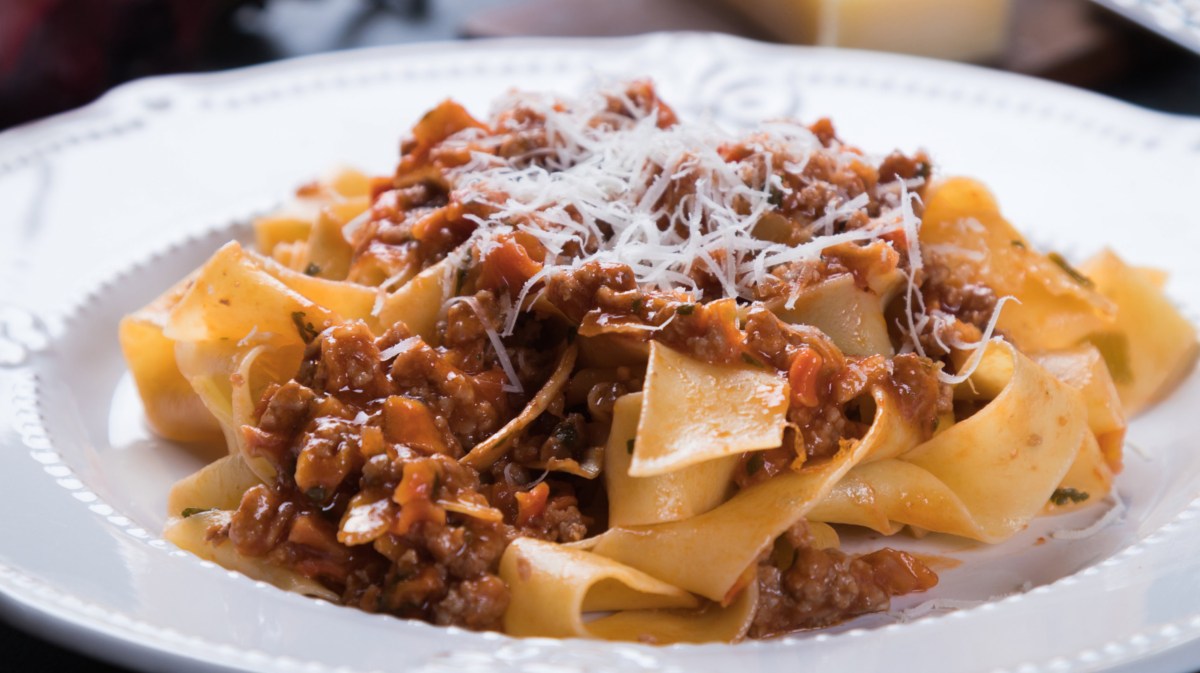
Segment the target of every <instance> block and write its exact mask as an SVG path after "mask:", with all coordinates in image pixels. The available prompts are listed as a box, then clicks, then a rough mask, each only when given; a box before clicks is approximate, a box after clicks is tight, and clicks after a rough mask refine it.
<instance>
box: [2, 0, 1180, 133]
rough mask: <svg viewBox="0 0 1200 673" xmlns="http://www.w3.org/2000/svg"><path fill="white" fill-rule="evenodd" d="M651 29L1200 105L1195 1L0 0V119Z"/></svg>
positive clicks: (1167, 106)
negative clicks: (478, 40)
mask: <svg viewBox="0 0 1200 673" xmlns="http://www.w3.org/2000/svg"><path fill="white" fill-rule="evenodd" d="M654 30H714V31H722V32H727V33H733V34H737V35H742V36H745V37H751V38H756V39H762V40H772V41H780V42H794V43H800V44H822V45H834V46H848V47H855V48H864V49H878V50H884V51H898V52H906V53H915V54H921V55H926V56H932V57H936V58H948V59H955V60H962V61H969V62H975V63H980V64H984V65H988V66H990V67H995V68H1001V69H1005V70H1010V71H1014V72H1020V73H1025V74H1029V75H1034V76H1037V77H1043V78H1047V79H1051V80H1056V81H1060V82H1066V83H1069V84H1074V85H1076V86H1081V87H1085V88H1088V89H1092V90H1095V91H1099V92H1102V93H1106V94H1109V95H1111V96H1114V97H1117V98H1122V99H1125V100H1128V101H1131V102H1134V103H1137V104H1140V105H1144V106H1147V107H1152V108H1156V109H1160V110H1165V111H1170V112H1180V113H1190V114H1200V55H1197V52H1200V2H1197V1H1196V0H1176V1H1171V0H1100V1H1097V0H908V1H905V2H895V1H894V0H833V1H829V0H0V129H4V128H8V127H11V126H14V125H17V124H21V123H23V122H26V121H29V120H32V119H37V118H39V117H44V116H46V115H49V114H53V113H55V112H59V111H62V110H66V109H70V108H73V107H77V106H79V105H82V104H84V103H87V102H88V101H90V100H92V99H94V98H96V97H97V96H99V95H100V94H102V93H103V92H104V91H106V90H107V89H109V88H111V87H113V86H115V85H117V84H119V83H121V82H123V81H126V80H129V79H134V78H137V77H142V76H146V75H154V74H163V73H173V72H198V71H206V70H217V69H225V68H231V67H237V66H243V65H251V64H255V63H262V62H266V61H272V60H276V59H281V58H288V57H292V56H300V55H304V54H312V53H318V52H324V51H333V50H340V49H351V48H355V47H362V46H375V45H386V44H396V43H403V42H414V41H422V40H448V39H458V38H475V37H495V36H522V35H557V36H599V35H627V34H635V33H642V32H647V31H654Z"/></svg>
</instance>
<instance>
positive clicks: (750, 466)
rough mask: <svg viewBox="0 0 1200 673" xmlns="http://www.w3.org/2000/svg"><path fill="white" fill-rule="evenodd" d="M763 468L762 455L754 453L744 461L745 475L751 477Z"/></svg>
mask: <svg viewBox="0 0 1200 673" xmlns="http://www.w3.org/2000/svg"><path fill="white" fill-rule="evenodd" d="M762 468H763V455H762V454H761V453H756V454H754V455H752V456H750V458H748V459H747V460H746V474H747V475H753V474H754V473H756V472H758V471H759V470H761V469H762Z"/></svg>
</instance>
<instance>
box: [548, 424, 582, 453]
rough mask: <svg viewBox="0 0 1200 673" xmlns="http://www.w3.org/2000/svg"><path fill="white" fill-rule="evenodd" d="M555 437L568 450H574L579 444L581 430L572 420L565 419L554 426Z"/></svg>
mask: <svg viewBox="0 0 1200 673" xmlns="http://www.w3.org/2000/svg"><path fill="white" fill-rule="evenodd" d="M553 434H554V438H555V439H557V440H558V443H559V444H562V445H563V447H565V448H566V449H568V450H573V449H575V448H576V447H577V446H578V445H579V440H580V437H579V430H578V429H576V427H575V424H574V423H572V422H571V421H563V422H562V423H559V424H558V425H557V426H555V427H554V433H553Z"/></svg>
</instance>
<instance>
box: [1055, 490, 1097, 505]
mask: <svg viewBox="0 0 1200 673" xmlns="http://www.w3.org/2000/svg"><path fill="white" fill-rule="evenodd" d="M1089 497H1090V496H1089V495H1088V493H1087V491H1080V490H1077V489H1074V488H1056V489H1054V493H1052V494H1050V502H1052V503H1054V504H1055V505H1058V506H1060V507H1061V506H1062V505H1065V504H1067V503H1069V502H1070V503H1076V502H1083V501H1084V500H1087V499H1088V498H1089Z"/></svg>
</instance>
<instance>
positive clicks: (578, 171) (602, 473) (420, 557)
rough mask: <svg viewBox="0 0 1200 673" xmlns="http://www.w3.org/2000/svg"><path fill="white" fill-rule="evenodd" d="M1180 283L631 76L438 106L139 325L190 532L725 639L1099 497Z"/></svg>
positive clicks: (823, 607) (508, 607) (315, 189)
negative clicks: (740, 121)
mask: <svg viewBox="0 0 1200 673" xmlns="http://www.w3.org/2000/svg"><path fill="white" fill-rule="evenodd" d="M1164 283H1165V277H1164V275H1163V274H1162V273H1160V272H1158V271H1156V270H1153V269H1149V268H1143V267H1136V266H1130V265H1128V264H1126V262H1124V261H1122V260H1121V259H1120V258H1119V257H1118V256H1117V255H1115V254H1114V253H1112V252H1109V251H1104V252H1101V253H1099V254H1098V255H1096V256H1095V257H1093V258H1091V259H1090V260H1088V261H1086V262H1084V263H1082V264H1081V265H1079V266H1078V267H1075V266H1072V265H1071V264H1070V263H1068V262H1067V261H1066V260H1065V259H1064V258H1063V257H1061V256H1059V255H1057V254H1054V253H1050V254H1043V253H1042V252H1039V251H1038V250H1036V249H1035V248H1034V246H1033V245H1032V244H1031V243H1030V242H1029V241H1028V240H1027V239H1026V238H1025V237H1024V236H1022V235H1021V234H1020V233H1019V232H1018V231H1017V230H1016V229H1015V228H1014V227H1013V226H1012V225H1011V224H1009V222H1008V221H1007V220H1005V218H1004V217H1003V216H1002V214H1001V210H1000V207H999V205H998V204H997V202H996V201H995V199H994V198H993V197H992V195H991V194H990V193H989V192H988V190H987V189H986V188H985V187H984V186H982V185H981V184H980V183H978V182H976V181H973V180H970V179H966V178H953V177H943V176H941V175H940V174H939V173H938V172H937V171H935V170H934V167H933V164H932V162H931V160H930V158H929V156H927V155H926V154H924V153H922V152H917V153H913V154H905V153H902V152H898V151H897V152H893V153H891V154H888V155H886V156H882V157H879V156H872V155H869V154H866V153H864V152H863V151H861V150H859V149H857V148H856V147H854V146H853V145H850V144H847V143H845V142H843V141H842V140H841V138H840V137H839V136H838V134H837V133H836V132H835V129H834V127H833V125H832V124H831V123H830V122H829V120H825V119H823V120H820V121H817V122H816V123H814V124H812V125H804V124H801V123H798V122H795V121H790V120H774V121H764V122H763V123H761V124H760V125H758V126H757V127H755V128H753V129H749V130H745V131H741V132H737V133H733V132H729V131H726V130H722V129H720V128H718V127H716V126H713V125H710V124H704V123H685V122H682V121H680V120H679V119H678V118H677V115H676V114H675V112H674V111H673V110H672V109H671V108H670V107H669V106H668V105H667V104H666V103H664V102H663V101H662V100H660V99H659V97H658V95H657V93H656V92H655V90H654V88H653V86H652V85H651V84H650V83H649V82H645V81H634V82H630V83H626V84H623V85H621V86H619V87H617V88H613V89H601V90H597V91H595V92H592V93H590V94H587V95H585V96H583V97H581V98H579V99H577V100H569V99H565V98H558V97H553V96H548V95H538V94H530V93H518V92H514V93H511V94H509V95H507V96H505V97H503V98H502V99H501V100H499V101H497V102H496V103H495V105H494V108H493V110H492V112H491V113H490V114H489V115H488V116H487V117H485V118H477V117H475V116H472V115H471V114H470V113H469V112H468V111H467V110H465V109H464V108H463V107H461V106H460V105H458V104H456V103H454V102H452V101H445V102H443V103H441V104H439V105H438V106H436V107H435V108H433V109H432V110H430V111H429V112H428V113H427V114H425V116H424V117H422V118H421V119H420V121H418V122H417V124H416V125H415V126H414V127H413V129H412V132H411V134H410V135H409V136H408V137H407V138H406V139H405V140H404V141H403V142H402V143H401V146H400V159H399V164H398V166H397V168H396V170H395V172H394V174H392V175H388V176H384V177H370V176H367V175H364V174H362V173H359V172H356V171H353V170H343V171H341V172H338V173H336V174H334V175H332V176H331V177H329V178H328V179H325V180H322V181H318V182H314V183H312V184H309V185H305V186H303V187H301V188H300V189H299V190H298V191H297V194H296V198H295V200H294V201H293V202H291V203H289V204H288V205H287V206H285V207H284V208H282V209H281V210H279V211H278V212H275V213H272V214H270V215H267V216H264V217H261V218H259V219H258V220H257V221H256V222H255V223H254V245H253V246H248V245H247V246H244V245H242V244H241V243H238V242H236V241H234V242H230V243H228V244H226V245H225V246H224V247H222V248H220V249H219V250H217V251H216V252H215V253H214V254H213V255H212V257H211V258H210V259H209V260H208V261H207V262H206V263H205V264H204V265H203V266H202V267H200V268H199V269H197V270H195V271H193V272H192V273H191V274H190V275H188V276H187V277H186V278H184V279H183V280H181V281H180V282H179V283H178V284H177V285H175V286H174V287H172V288H169V289H167V290H166V291H165V292H164V293H163V294H162V295H161V296H160V297H159V298H158V299H156V300H155V301H154V302H152V303H151V304H149V305H148V306H146V307H144V308H142V309H140V310H138V311H136V312H134V313H132V314H130V315H129V316H127V317H126V318H125V319H124V321H123V322H122V324H121V329H120V338H121V344H122V348H123V350H124V353H125V356H126V359H127V361H128V363H129V367H130V369H131V371H132V374H133V377H134V379H135V381H136V383H137V386H138V390H139V393H140V395H141V398H142V401H143V403H144V406H145V410H146V415H147V419H148V422H149V423H150V425H151V426H152V427H153V428H154V429H155V431H156V432H158V433H159V434H160V435H161V436H163V437H165V438H168V439H170V440H175V441H180V442H187V443H194V444H216V445H219V446H221V447H223V448H222V450H221V454H222V455H223V457H221V458H220V459H218V460H215V461H214V462H211V463H210V464H208V465H207V466H206V467H204V468H203V469H201V470H200V471H198V472H196V473H195V474H193V475H191V476H189V477H187V478H186V479H183V480H182V481H180V482H179V483H178V484H176V485H175V486H174V488H173V489H172V490H171V493H170V496H169V507H170V515H171V519H170V522H169V524H168V528H167V531H166V536H167V538H168V539H169V540H171V541H172V542H174V543H175V544H176V545H178V546H179V547H181V548H183V549H185V550H189V551H191V552H193V553H195V554H196V555H198V556H200V557H202V558H204V559H209V560H212V561H215V562H216V563H219V564H220V565H222V566H224V567H226V568H229V569H233V570H237V571H239V572H241V573H244V574H246V575H248V576H250V577H252V578H255V579H258V580H263V581H266V582H269V583H271V584H274V585H276V586H279V587H281V588H284V589H287V590H291V591H296V592H300V593H303V594H306V595H310V596H314V597H319V598H323V599H326V600H328V601H331V602H335V603H339V604H343V605H349V606H354V607H358V608H361V609H363V610H366V611H370V612H381V613H389V614H392V615H396V616H399V617H403V618H412V619H420V620H424V621H427V622H430V623H434V624H440V625H456V626H461V627H465V628H468V629H475V630H497V631H502V632H504V633H507V634H510V635H513V636H550V637H588V638H604V639H614V640H634V641H641V642H649V643H672V642H680V641H688V642H707V641H726V642H733V641H738V640H740V639H743V638H765V637H771V636H775V635H779V634H784V633H789V632H792V631H796V630H799V629H811V628H819V627H824V626H829V625H832V624H836V623H839V622H842V621H845V620H847V619H850V618H853V617H855V616H857V615H861V614H865V613H870V612H876V611H880V610H886V609H887V608H888V606H889V602H890V600H891V598H892V597H894V596H900V595H904V594H909V593H913V592H920V591H924V590H926V589H929V588H930V587H932V586H934V585H935V584H936V583H937V574H936V573H935V572H934V569H932V568H931V567H929V564H928V563H927V559H926V560H923V558H922V557H920V556H918V555H915V554H910V553H907V552H905V551H903V550H902V549H901V548H902V547H903V546H904V542H903V540H904V539H905V537H904V536H900V535H897V534H899V533H901V532H907V533H909V534H912V535H918V536H919V535H924V534H926V533H931V532H933V533H942V534H947V535H953V536H959V537H962V538H967V539H970V540H975V541H978V542H981V543H1000V542H1003V541H1004V540H1006V539H1008V538H1009V537H1011V536H1012V535H1014V534H1015V533H1017V532H1019V531H1020V530H1022V529H1023V528H1025V527H1026V526H1027V525H1028V524H1029V522H1030V521H1031V520H1032V519H1033V518H1034V517H1036V516H1040V515H1050V514H1055V513H1058V512H1063V511H1070V510H1073V509H1076V508H1081V507H1089V506H1095V505H1096V504H1097V503H1098V501H1101V500H1103V499H1104V498H1105V497H1106V496H1107V495H1108V493H1109V492H1110V490H1111V488H1112V482H1113V477H1114V474H1116V473H1117V472H1119V471H1120V469H1121V454H1122V446H1123V441H1124V434H1125V428H1126V419H1127V418H1128V417H1129V416H1131V415H1132V414H1135V413H1137V412H1138V411H1139V410H1141V409H1143V408H1145V407H1146V406H1148V405H1149V404H1152V403H1153V402H1154V401H1155V400H1157V399H1158V398H1160V397H1161V396H1162V395H1164V394H1165V393H1166V392H1167V391H1168V390H1169V388H1170V387H1171V385H1172V384H1173V383H1174V382H1175V381H1176V380H1178V379H1179V378H1180V376H1181V375H1182V374H1183V373H1185V372H1186V371H1188V370H1189V369H1190V367H1191V364H1192V358H1193V355H1194V351H1195V346H1196V335H1195V331H1194V329H1193V327H1192V325H1191V324H1190V323H1189V322H1188V321H1187V320H1185V319H1184V318H1182V317H1181V316H1180V315H1179V313H1178V312H1177V311H1176V310H1175V308H1174V307H1173V306H1172V305H1171V303H1170V302H1169V301H1168V300H1167V298H1166V297H1165V295H1164V294H1163V291H1162V288H1163V285H1164ZM849 527H859V528H865V529H869V530H872V531H875V532H876V533H878V534H882V535H884V536H893V535H897V536H896V537H894V538H890V540H892V541H891V542H890V544H889V546H884V547H881V548H879V549H877V550H875V551H872V552H870V553H866V554H851V553H848V552H845V551H842V550H841V549H839V531H841V532H842V533H844V532H845V531H846V530H848V529H849Z"/></svg>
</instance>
